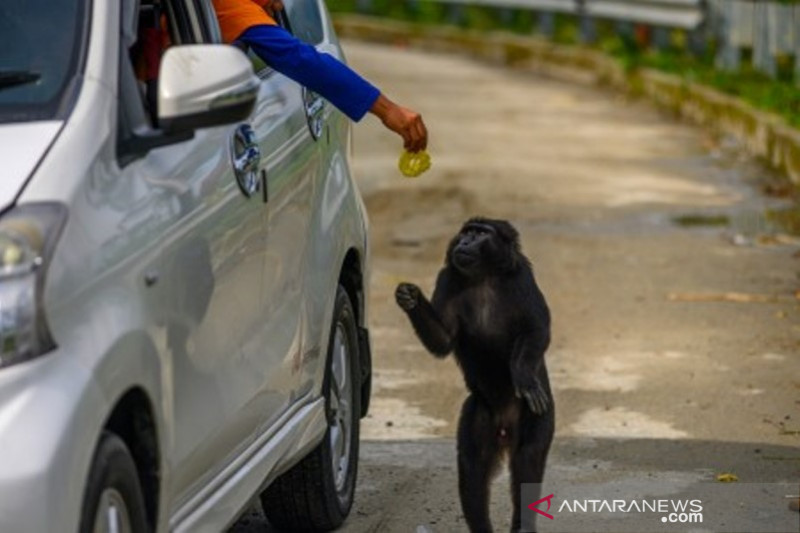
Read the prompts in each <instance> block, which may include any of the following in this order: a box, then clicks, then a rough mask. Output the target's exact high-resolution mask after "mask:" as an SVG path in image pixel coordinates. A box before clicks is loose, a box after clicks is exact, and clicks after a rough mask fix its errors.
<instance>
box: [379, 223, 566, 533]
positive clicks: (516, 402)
mask: <svg viewBox="0 0 800 533" xmlns="http://www.w3.org/2000/svg"><path fill="white" fill-rule="evenodd" d="M395 298H396V300H397V304H398V305H399V306H400V307H401V308H402V309H403V310H404V311H405V312H406V314H407V315H408V317H409V319H410V320H411V324H412V325H413V327H414V330H415V331H416V333H417V336H418V337H419V339H420V341H422V343H423V344H424V345H425V347H426V348H427V349H428V351H430V352H431V353H432V354H433V355H434V356H437V357H445V356H447V354H449V353H450V352H451V351H452V352H455V357H456V360H457V362H458V364H459V366H460V367H461V370H462V372H463V374H464V380H465V382H466V385H467V388H468V389H469V392H470V395H469V397H467V399H466V400H465V401H464V405H463V407H462V408H461V418H460V419H459V427H458V484H459V496H460V498H461V507H462V510H463V512H464V517H465V519H466V521H467V525H468V526H469V529H470V531H473V532H478V531H480V532H485V531H492V524H491V521H490V518H489V485H490V483H491V479H492V476H493V474H494V473H495V472H496V470H497V468H498V466H499V463H500V459H501V457H502V456H503V455H504V454H506V453H507V454H508V462H509V465H508V466H509V469H510V471H511V496H512V498H513V504H514V514H513V517H512V522H511V530H512V531H520V530H522V528H523V526H524V530H526V531H530V530H531V529H532V528H533V527H534V524H532V523H530V522H528V520H527V519H526V523H525V524H522V523H521V520H520V503H521V502H520V490H521V484H522V483H541V482H542V478H543V476H544V468H545V462H546V460H547V453H548V451H549V449H550V443H551V441H552V440H553V430H554V427H555V412H554V405H553V395H552V394H551V391H550V382H549V380H548V377H547V368H546V367H545V362H544V353H545V351H546V350H547V347H548V346H549V344H550V311H549V310H548V307H547V302H546V301H545V299H544V296H543V295H542V293H541V291H540V290H539V287H538V286H537V285H536V281H535V280H534V277H533V270H532V268H531V265H530V263H529V262H528V260H527V259H526V258H525V256H524V255H522V252H521V251H520V245H519V235H518V233H517V231H516V230H515V229H514V227H513V226H512V225H511V224H509V223H508V222H506V221H503V220H492V219H486V218H473V219H471V220H469V221H468V222H467V223H466V224H464V226H463V227H462V228H461V231H459V233H458V235H456V236H455V238H453V240H452V241H451V242H450V245H449V247H448V249H447V257H446V260H445V266H444V268H443V269H442V270H441V272H440V273H439V277H438V279H437V280H436V288H435V289H434V292H433V298H432V300H431V301H428V300H427V299H426V298H425V296H424V295H423V294H422V291H421V290H420V288H419V287H417V286H416V285H412V284H409V283H401V284H400V285H398V286H397V290H396V292H395ZM531 496H535V498H533V499H532V500H531V503H532V502H534V501H536V500H537V499H538V498H539V494H531ZM531 514H532V513H531Z"/></svg>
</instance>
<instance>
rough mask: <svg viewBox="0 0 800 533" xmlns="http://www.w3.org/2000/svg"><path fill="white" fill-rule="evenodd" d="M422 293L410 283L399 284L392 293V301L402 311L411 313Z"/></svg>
mask: <svg viewBox="0 0 800 533" xmlns="http://www.w3.org/2000/svg"><path fill="white" fill-rule="evenodd" d="M421 294H422V291H421V290H420V289H419V287H417V286H416V285H414V284H412V283H401V284H400V285H398V286H397V289H396V290H395V291H394V299H395V300H396V301H397V305H399V306H400V309H402V310H403V311H406V312H408V311H411V310H412V309H414V308H415V307H417V304H419V298H420V295H421Z"/></svg>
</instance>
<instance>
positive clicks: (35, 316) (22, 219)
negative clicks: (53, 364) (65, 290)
mask: <svg viewBox="0 0 800 533" xmlns="http://www.w3.org/2000/svg"><path fill="white" fill-rule="evenodd" d="M66 218H67V210H66V208H65V207H64V206H63V205H61V204H57V203H32V204H22V205H19V206H17V207H14V208H12V209H11V210H9V211H8V212H7V213H5V214H4V215H2V217H0V368H2V367H6V366H10V365H13V364H15V363H19V362H21V361H26V360H28V359H32V358H34V357H36V356H38V355H42V354H45V353H47V352H49V351H50V350H52V349H53V348H55V342H54V341H53V338H52V336H51V335H50V329H49V328H48V326H47V320H46V318H45V315H44V312H43V309H42V290H43V288H44V279H45V274H46V273H47V265H48V263H49V260H50V257H51V256H52V253H53V249H54V248H55V244H56V242H57V241H58V237H59V235H60V233H61V229H62V228H63V227H64V222H65V221H66Z"/></svg>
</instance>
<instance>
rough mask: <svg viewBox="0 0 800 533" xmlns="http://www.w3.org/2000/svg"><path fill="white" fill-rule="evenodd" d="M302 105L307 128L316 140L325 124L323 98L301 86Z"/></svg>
mask: <svg viewBox="0 0 800 533" xmlns="http://www.w3.org/2000/svg"><path fill="white" fill-rule="evenodd" d="M303 106H304V107H305V111H306V121H307V122H308V130H309V131H310V132H311V137H313V138H314V140H315V141H316V140H318V139H319V138H320V137H321V136H322V130H323V128H324V126H325V100H324V99H323V98H322V97H321V96H320V95H318V94H317V93H315V92H314V91H309V90H308V89H306V88H305V87H303Z"/></svg>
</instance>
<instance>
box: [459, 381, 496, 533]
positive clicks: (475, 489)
mask: <svg viewBox="0 0 800 533" xmlns="http://www.w3.org/2000/svg"><path fill="white" fill-rule="evenodd" d="M499 452H500V444H499V441H498V438H497V428H496V427H495V424H494V420H493V419H492V413H491V411H490V410H489V407H488V405H486V404H485V403H484V402H483V401H482V400H481V399H480V398H478V397H476V396H475V395H474V394H471V395H470V396H469V397H468V398H467V399H466V400H465V401H464V405H463V406H462V408H461V418H460V419H459V423H458V490H459V496H460V497H461V509H462V511H463V512H464V518H465V519H466V521H467V525H468V526H469V530H470V531H471V532H473V533H476V532H481V533H485V532H490V531H492V523H491V520H490V518H489V484H490V482H491V479H492V474H493V473H494V471H495V470H496V468H497V464H498V459H499Z"/></svg>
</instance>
